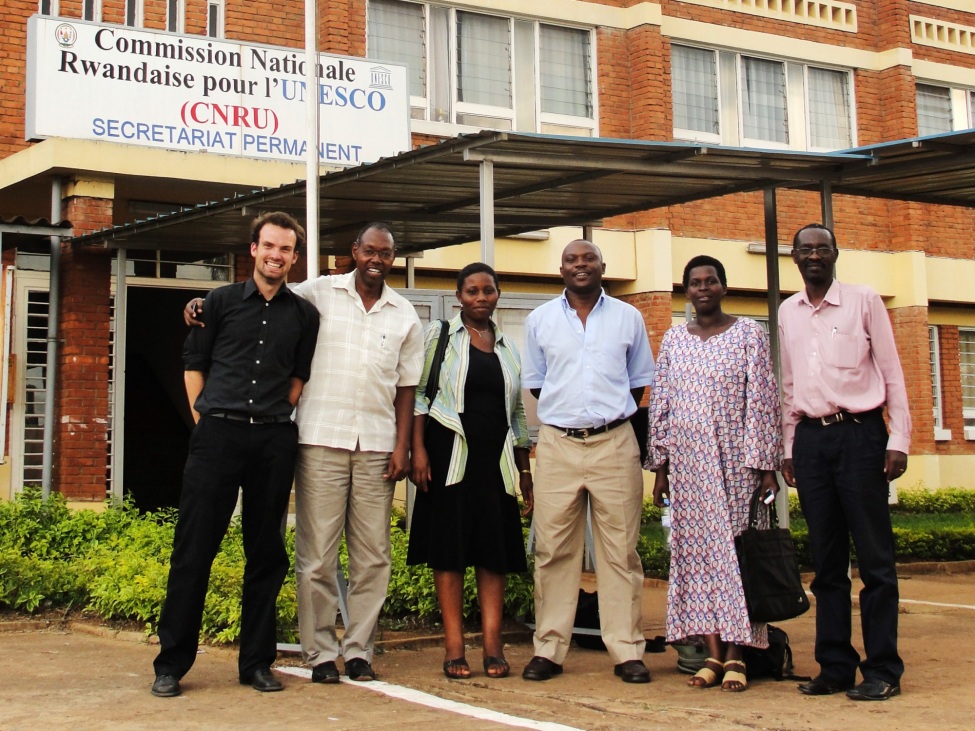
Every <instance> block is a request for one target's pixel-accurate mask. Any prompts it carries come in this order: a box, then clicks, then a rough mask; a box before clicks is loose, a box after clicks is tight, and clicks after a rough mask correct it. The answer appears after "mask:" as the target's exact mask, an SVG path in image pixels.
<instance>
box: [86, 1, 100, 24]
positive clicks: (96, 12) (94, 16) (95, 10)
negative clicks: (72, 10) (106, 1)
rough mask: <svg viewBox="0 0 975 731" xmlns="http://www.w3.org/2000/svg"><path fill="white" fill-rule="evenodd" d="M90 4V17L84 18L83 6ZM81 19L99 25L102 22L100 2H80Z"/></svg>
mask: <svg viewBox="0 0 975 731" xmlns="http://www.w3.org/2000/svg"><path fill="white" fill-rule="evenodd" d="M89 2H90V3H91V17H90V18H86V17H85V5H87V4H88V3H89ZM81 19H82V20H88V21H91V22H92V23H100V22H101V20H102V0H82V3H81Z"/></svg>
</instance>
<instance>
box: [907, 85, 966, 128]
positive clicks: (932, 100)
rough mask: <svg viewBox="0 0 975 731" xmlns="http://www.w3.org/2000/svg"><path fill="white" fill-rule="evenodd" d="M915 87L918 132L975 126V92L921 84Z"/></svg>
mask: <svg viewBox="0 0 975 731" xmlns="http://www.w3.org/2000/svg"><path fill="white" fill-rule="evenodd" d="M916 90H917V92H916V93H917V133H918V135H920V136H922V137H923V136H924V135H937V134H943V133H945V132H952V131H957V130H962V129H969V128H970V127H975V91H973V90H971V89H951V88H948V87H946V86H934V85H932V84H920V83H919V84H917V86H916Z"/></svg>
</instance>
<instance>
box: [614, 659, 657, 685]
mask: <svg viewBox="0 0 975 731" xmlns="http://www.w3.org/2000/svg"><path fill="white" fill-rule="evenodd" d="M613 672H614V673H616V677H617V678H619V679H620V680H622V681H623V682H624V683H649V682H650V671H649V670H647V666H646V665H644V664H643V660H627V661H626V662H621V663H620V664H619V665H617V666H615V667H614V668H613Z"/></svg>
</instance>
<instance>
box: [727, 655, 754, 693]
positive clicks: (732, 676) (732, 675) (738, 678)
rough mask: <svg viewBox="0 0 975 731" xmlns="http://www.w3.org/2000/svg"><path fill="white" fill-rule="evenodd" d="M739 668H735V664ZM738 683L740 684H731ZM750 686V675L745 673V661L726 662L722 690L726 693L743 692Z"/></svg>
mask: <svg viewBox="0 0 975 731" xmlns="http://www.w3.org/2000/svg"><path fill="white" fill-rule="evenodd" d="M736 665H737V666H738V668H739V669H733V668H734V667H735V666H736ZM731 683H737V684H738V685H730V684H731ZM747 687H748V677H747V676H746V675H745V663H744V662H742V661H741V660H729V661H728V662H726V663H725V664H724V682H723V683H722V684H721V690H723V691H724V692H725V693H741V692H743V691H744V690H745V689H746V688H747Z"/></svg>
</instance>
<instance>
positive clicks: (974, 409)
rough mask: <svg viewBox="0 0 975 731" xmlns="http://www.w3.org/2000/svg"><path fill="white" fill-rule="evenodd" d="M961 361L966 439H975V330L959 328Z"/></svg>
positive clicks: (962, 401)
mask: <svg viewBox="0 0 975 731" xmlns="http://www.w3.org/2000/svg"><path fill="white" fill-rule="evenodd" d="M958 350H959V356H960V358H959V359H960V361H961V409H962V416H963V417H964V419H965V439H975V330H959V332H958Z"/></svg>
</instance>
